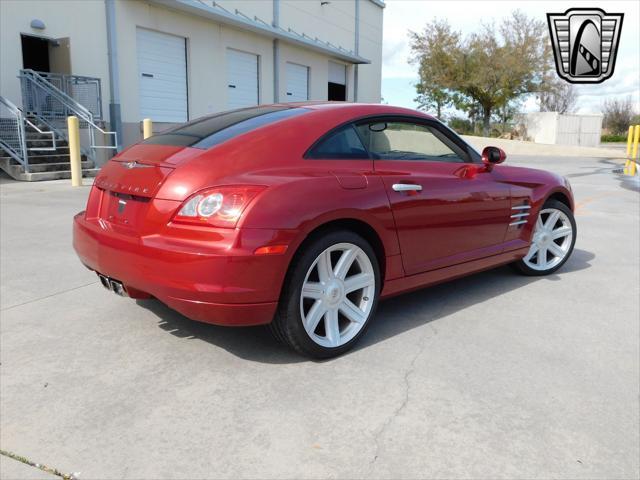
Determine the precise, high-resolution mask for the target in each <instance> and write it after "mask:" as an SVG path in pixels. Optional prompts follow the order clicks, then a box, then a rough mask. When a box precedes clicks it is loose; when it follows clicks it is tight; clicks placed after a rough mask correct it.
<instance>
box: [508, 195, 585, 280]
mask: <svg viewBox="0 0 640 480" xmlns="http://www.w3.org/2000/svg"><path fill="white" fill-rule="evenodd" d="M575 243H576V222H575V219H574V217H573V212H572V211H571V210H570V209H569V208H568V207H567V206H566V205H565V204H564V203H561V202H558V201H557V200H548V201H547V202H546V203H545V204H544V205H543V207H542V209H541V210H540V213H539V214H538V219H537V220H536V225H535V227H534V230H533V237H532V239H531V247H530V248H529V252H527V254H526V255H525V257H524V258H522V259H521V260H519V261H517V262H516V263H514V267H515V268H516V269H517V270H519V271H520V272H521V273H523V274H525V275H548V274H550V273H553V272H555V271H556V270H558V269H559V268H560V267H561V266H562V265H564V263H565V262H566V261H567V260H568V259H569V256H570V255H571V252H573V246H574V245H575Z"/></svg>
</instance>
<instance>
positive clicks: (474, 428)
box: [0, 157, 640, 479]
mask: <svg viewBox="0 0 640 480" xmlns="http://www.w3.org/2000/svg"><path fill="white" fill-rule="evenodd" d="M507 162H509V163H512V164H516V165H527V166H533V167H539V168H548V169H551V170H554V171H556V172H558V173H561V174H563V175H568V176H569V178H570V180H571V183H572V185H573V188H574V190H575V195H576V201H577V206H578V208H577V222H578V230H579V231H578V241H577V244H576V250H575V252H574V254H573V257H572V258H571V259H570V260H569V262H568V263H567V264H566V265H565V266H564V267H563V269H561V270H560V271H559V272H558V273H557V274H555V275H552V276H550V277H547V278H538V279H533V278H526V277H521V276H518V275H516V274H514V273H513V272H511V270H510V269H508V268H500V269H496V270H494V271H490V272H485V273H482V274H479V275H475V276H472V277H468V278H465V279H461V280H457V281H454V282H451V283H448V284H444V285H440V286H436V287H433V288H430V289H427V290H422V291H418V292H415V293H412V294H408V295H404V296H401V297H398V298H395V299H392V300H388V301H386V302H383V303H382V304H381V306H380V309H379V311H378V315H377V317H376V318H375V320H374V323H373V324H372V325H371V328H370V329H369V331H368V332H367V335H366V337H365V338H364V339H363V341H362V342H361V343H360V344H359V346H358V348H357V349H356V350H355V351H353V352H352V353H350V354H348V355H345V356H343V357H341V358H338V359H335V360H332V361H328V362H311V361H307V360H304V359H302V358H300V357H297V356H296V355H294V354H292V353H290V352H288V351H286V350H284V349H283V348H282V347H280V346H279V345H277V344H276V343H275V342H274V341H272V340H271V338H270V336H269V334H268V333H267V332H266V331H265V329H263V328H245V329H229V328H221V327H215V326H209V325H204V324H199V323H195V322H191V321H189V320H187V319H185V318H184V317H182V316H180V315H179V314H177V313H175V312H173V311H171V310H169V309H168V308H166V307H164V306H163V305H161V304H159V303H157V302H155V301H139V302H135V301H133V300H129V299H123V298H119V297H117V296H115V295H113V294H110V293H109V292H106V291H105V290H104V289H102V287H100V286H99V285H98V284H97V282H96V279H95V277H94V275H93V274H91V273H90V272H88V271H87V270H86V269H84V267H82V266H81V265H80V263H79V262H78V261H77V259H76V258H75V255H74V253H73V251H72V249H71V229H70V225H71V217H72V215H73V213H75V212H76V211H78V210H80V209H82V208H83V206H84V202H85V199H86V195H87V192H88V188H87V187H84V188H79V189H72V188H71V187H69V186H68V183H67V182H64V181H63V182H48V183H46V184H18V183H12V182H6V183H4V184H2V185H1V186H0V217H1V219H0V221H1V224H0V240H1V247H2V248H1V253H0V261H1V269H0V308H1V309H2V310H1V319H0V320H1V321H0V427H1V428H0V448H2V449H4V450H9V451H12V452H15V453H17V454H19V455H21V456H24V457H27V458H29V459H30V460H31V461H33V462H35V463H43V464H46V465H48V466H50V467H52V468H56V469H58V470H59V471H61V472H64V473H72V472H78V477H79V478H80V479H83V478H87V479H88V478H131V479H134V478H135V479H140V478H145V479H146V478H190V479H199V478H364V477H367V478H509V479H511V478H522V479H525V478H527V479H531V478H551V477H553V478H565V479H569V478H571V479H575V478H603V479H605V478H607V479H608V478H620V479H627V478H628V479H634V478H638V476H639V475H640V466H639V455H638V454H639V452H640V432H639V427H638V425H639V415H638V412H639V410H638V409H639V403H638V402H639V400H638V399H639V397H638V395H639V393H640V384H639V382H640V380H639V378H640V372H639V355H640V350H639V349H640V347H639V344H640V340H639V337H640V332H639V327H638V318H639V317H640V298H639V297H638V287H639V285H640V278H639V275H640V273H639V264H640V252H639V249H640V242H639V241H638V240H639V235H640V206H639V201H638V200H639V196H638V192H637V191H635V190H634V187H633V186H631V187H630V186H628V185H627V186H626V187H625V186H624V185H623V184H622V182H621V180H620V177H619V176H617V175H615V174H612V173H611V170H612V169H613V168H615V167H618V166H619V165H620V162H619V161H611V160H607V159H593V158H571V157H543V158H535V157H512V158H509V159H508V160H507ZM625 185H626V184H625ZM12 462H13V461H12ZM9 463H11V462H7V460H6V459H2V463H1V464H0V478H2V479H5V478H6V479H9V478H40V477H38V475H40V474H41V472H38V471H34V472H32V473H33V474H32V475H31V474H30V473H29V469H30V468H32V467H26V466H25V467H24V468H23V469H21V470H18V469H17V468H13V467H15V466H12V467H7V466H6V465H7V464H9ZM12 468H13V469H12Z"/></svg>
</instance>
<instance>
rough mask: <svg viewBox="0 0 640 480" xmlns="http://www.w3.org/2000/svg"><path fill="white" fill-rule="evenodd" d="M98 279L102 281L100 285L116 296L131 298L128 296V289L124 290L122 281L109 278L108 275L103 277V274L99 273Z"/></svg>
mask: <svg viewBox="0 0 640 480" xmlns="http://www.w3.org/2000/svg"><path fill="white" fill-rule="evenodd" d="M96 273H97V272H96ZM98 278H99V279H100V283H101V284H102V286H103V287H104V288H106V289H107V290H109V291H110V292H113V293H115V294H116V295H120V296H121V297H128V296H129V295H128V294H127V290H126V288H124V285H123V284H122V282H121V281H119V280H115V279H113V278H109V277H107V276H106V275H102V274H101V273H98Z"/></svg>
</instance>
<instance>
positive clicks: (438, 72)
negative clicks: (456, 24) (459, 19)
mask: <svg viewBox="0 0 640 480" xmlns="http://www.w3.org/2000/svg"><path fill="white" fill-rule="evenodd" d="M409 37H410V40H411V48H412V51H413V52H414V53H416V52H421V53H419V54H416V55H413V56H412V58H411V59H410V61H411V62H412V63H414V64H417V65H418V68H419V72H420V82H419V83H418V84H417V85H416V91H417V93H418V96H417V97H416V98H415V101H416V102H418V108H419V109H420V110H425V111H430V110H435V112H436V116H437V117H438V118H442V110H443V109H444V108H446V107H448V106H449V105H451V104H452V103H453V97H452V93H451V92H449V91H448V90H447V87H446V85H445V84H444V83H443V82H442V79H443V78H446V75H447V71H448V70H449V69H451V68H452V65H451V64H450V62H451V59H450V55H449V51H450V50H451V49H452V48H456V46H457V44H458V43H459V42H460V36H459V34H458V33H457V32H454V31H452V30H451V27H450V26H449V24H447V23H446V22H444V21H438V20H434V21H433V22H432V23H430V24H428V25H427V26H426V27H425V29H424V31H423V33H422V34H421V35H420V34H417V33H415V32H409Z"/></svg>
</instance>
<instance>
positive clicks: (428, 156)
mask: <svg viewBox="0 0 640 480" xmlns="http://www.w3.org/2000/svg"><path fill="white" fill-rule="evenodd" d="M357 129H358V133H359V134H360V136H361V137H362V140H363V142H364V143H365V146H366V148H367V149H368V150H369V152H370V153H371V155H372V156H373V158H376V159H381V160H417V161H430V162H467V161H469V160H468V159H469V155H468V154H467V152H465V150H464V149H463V148H461V147H460V146H459V145H457V144H456V143H455V142H453V141H452V140H450V139H449V138H447V136H446V135H445V134H444V133H442V132H441V131H439V130H438V129H437V128H435V127H431V126H428V125H423V124H419V123H412V122H397V121H392V122H384V121H379V122H369V123H364V124H361V125H358V127H357Z"/></svg>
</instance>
